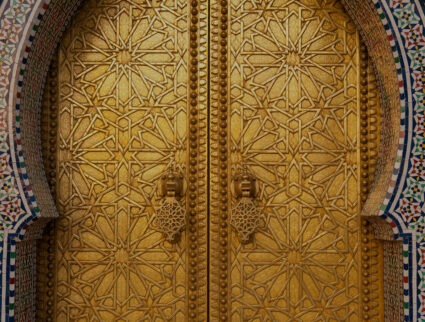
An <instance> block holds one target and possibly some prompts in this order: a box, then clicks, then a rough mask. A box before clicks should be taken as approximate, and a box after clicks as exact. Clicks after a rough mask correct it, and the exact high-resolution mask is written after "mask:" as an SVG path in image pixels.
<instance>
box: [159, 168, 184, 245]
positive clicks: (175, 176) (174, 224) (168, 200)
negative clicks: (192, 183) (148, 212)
mask: <svg viewBox="0 0 425 322" xmlns="http://www.w3.org/2000/svg"><path fill="white" fill-rule="evenodd" d="M160 188H161V189H160V190H161V191H160V193H159V194H160V196H161V197H162V199H161V204H160V206H159V207H158V208H157V212H156V225H157V226H158V228H159V230H160V231H162V233H163V234H164V236H165V239H166V240H168V241H169V242H177V241H178V239H179V236H180V233H181V231H182V230H183V229H184V227H185V225H186V209H185V208H184V206H183V205H182V203H181V199H182V197H183V196H184V177H183V174H181V173H179V172H177V171H173V170H169V171H168V172H167V173H166V174H164V175H163V176H162V177H161V183H160Z"/></svg>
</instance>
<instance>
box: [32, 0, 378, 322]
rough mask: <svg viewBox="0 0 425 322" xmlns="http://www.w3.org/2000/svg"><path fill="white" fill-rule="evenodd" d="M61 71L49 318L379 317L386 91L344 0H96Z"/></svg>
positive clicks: (61, 57) (52, 119)
mask: <svg viewBox="0 0 425 322" xmlns="http://www.w3.org/2000/svg"><path fill="white" fill-rule="evenodd" d="M48 79H49V82H48V88H47V90H46V94H45V100H44V105H45V109H44V116H45V117H43V121H42V122H43V123H42V124H43V130H44V137H45V139H46V142H48V144H46V146H45V153H46V155H47V156H46V167H47V168H48V169H49V173H50V176H51V186H52V189H54V191H55V194H56V199H57V205H58V209H59V212H60V218H59V219H58V220H57V221H56V223H55V224H52V225H50V226H49V229H48V231H47V235H46V237H45V239H44V241H43V242H41V243H40V252H39V253H40V256H39V258H40V261H39V262H40V264H39V285H40V286H39V298H40V301H39V307H38V311H37V314H38V317H39V318H40V319H43V320H45V319H47V318H50V319H51V320H54V321H60V322H62V321H189V320H190V321H192V320H193V321H195V320H197V321H206V320H211V321H219V320H220V321H229V320H231V321H361V320H375V321H380V320H382V319H383V317H382V304H381V303H382V299H381V297H382V285H381V282H380V277H379V276H380V275H382V274H381V273H382V269H381V264H380V263H381V262H382V259H381V257H380V256H381V255H380V254H381V253H380V248H379V245H378V243H377V242H376V241H374V240H373V238H372V229H371V227H369V224H368V223H367V222H365V221H362V220H361V218H360V212H361V205H362V202H364V201H365V199H366V197H367V191H368V188H369V186H370V184H371V182H372V181H373V170H374V164H375V163H376V149H377V146H378V143H379V135H378V121H379V116H378V115H379V102H378V98H377V94H376V84H375V80H374V78H373V73H372V70H371V68H370V67H369V65H368V58H367V53H366V51H365V48H364V46H362V45H361V41H360V38H359V35H358V33H357V31H356V28H355V26H354V25H353V22H352V21H351V20H350V18H349V17H348V16H347V14H346V13H345V12H344V10H343V7H342V5H341V4H340V3H339V1H311V0H299V1H289V0H275V1H247V0H232V1H215V0H211V1H207V0H193V1H191V2H187V1H184V0H158V1H157V0H152V1H150V0H133V1H130V0H127V1H118V0H102V1H88V3H87V4H85V6H84V7H83V9H81V11H80V12H79V13H78V14H77V17H76V18H75V19H74V21H73V24H72V26H70V28H69V30H68V32H67V33H66V34H65V36H64V38H63V40H62V43H61V45H60V48H59V54H58V57H57V58H56V59H55V60H54V62H53V66H52V69H51V72H50V74H49V78H48ZM49 234H50V237H49V236H48V235H49ZM49 245H50V246H49ZM52 245H54V246H52ZM46 276H51V277H52V279H46ZM43 282H44V283H43ZM46 285H47V286H46ZM46 303H47V304H46Z"/></svg>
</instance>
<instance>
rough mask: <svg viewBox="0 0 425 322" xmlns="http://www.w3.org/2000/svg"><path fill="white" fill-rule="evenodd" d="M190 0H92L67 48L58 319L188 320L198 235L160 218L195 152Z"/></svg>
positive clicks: (62, 76) (62, 61) (62, 77)
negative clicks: (190, 127) (166, 194)
mask: <svg viewBox="0 0 425 322" xmlns="http://www.w3.org/2000/svg"><path fill="white" fill-rule="evenodd" d="M187 38H188V5H187V3H186V1H183V0H175V1H166V2H163V1H152V2H151V1H143V0H139V1H106V0H105V1H91V2H90V3H89V4H88V5H87V6H86V7H85V8H84V10H82V11H81V12H80V14H79V15H78V17H77V18H76V20H75V21H74V23H73V26H72V27H71V28H70V32H68V33H67V34H66V35H65V37H64V39H63V41H62V43H61V46H60V51H59V76H58V77H59V95H60V96H59V100H60V103H59V124H60V127H59V131H58V142H57V144H58V161H57V162H58V172H57V182H58V183H57V200H58V207H59V211H60V213H61V218H60V219H59V221H58V223H57V232H56V239H57V240H56V243H57V244H56V261H57V262H56V271H57V273H56V274H57V275H56V281H55V282H56V308H55V317H56V320H57V321H83V320H84V321H121V320H122V321H123V320H126V321H136V320H137V321H156V320H170V321H183V320H185V318H186V316H187V315H186V308H187V302H186V298H187V297H186V294H187V285H186V284H187V274H186V271H187V259H186V255H187V244H186V242H180V243H176V244H171V243H169V242H167V241H166V240H164V238H163V235H162V233H161V232H159V231H158V230H157V227H155V218H156V213H155V206H158V205H159V200H160V196H158V195H157V186H158V185H159V184H160V179H161V176H162V174H163V173H164V172H165V171H166V170H167V169H168V167H169V166H170V165H171V164H177V166H179V167H180V168H181V169H182V171H185V168H186V162H187V147H186V145H187V142H186V140H187V118H188V116H187V114H188V113H187V105H188V97H187V87H188V86H187V79H188V72H187V61H188V59H189V58H188V52H187V46H188V44H187Z"/></svg>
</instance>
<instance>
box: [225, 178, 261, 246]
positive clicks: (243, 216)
mask: <svg viewBox="0 0 425 322" xmlns="http://www.w3.org/2000/svg"><path fill="white" fill-rule="evenodd" d="M256 181H257V180H256V178H255V177H254V176H253V175H252V174H250V173H249V172H248V171H247V170H243V171H242V172H239V173H238V174H236V175H235V177H234V179H233V194H234V197H235V198H236V200H237V202H236V204H235V206H234V207H233V208H232V214H231V218H230V224H231V225H232V226H233V228H234V229H235V231H236V232H237V234H238V237H239V240H240V241H241V243H244V244H246V243H248V242H250V241H252V239H253V234H254V233H255V231H256V230H257V228H258V227H259V226H260V220H261V216H262V214H261V211H260V209H259V207H257V205H256V202H255V198H256V197H257V187H256Z"/></svg>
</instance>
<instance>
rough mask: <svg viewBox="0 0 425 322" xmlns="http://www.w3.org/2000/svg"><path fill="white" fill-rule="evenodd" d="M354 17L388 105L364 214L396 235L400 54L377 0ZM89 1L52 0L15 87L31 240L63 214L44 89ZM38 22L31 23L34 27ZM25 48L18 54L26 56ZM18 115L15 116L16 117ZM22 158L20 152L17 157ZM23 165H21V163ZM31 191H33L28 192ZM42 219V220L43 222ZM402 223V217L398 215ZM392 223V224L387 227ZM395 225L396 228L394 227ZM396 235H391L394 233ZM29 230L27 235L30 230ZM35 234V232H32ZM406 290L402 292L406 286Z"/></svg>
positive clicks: (350, 5)
mask: <svg viewBox="0 0 425 322" xmlns="http://www.w3.org/2000/svg"><path fill="white" fill-rule="evenodd" d="M341 1H342V3H343V4H344V6H345V7H346V9H347V12H348V13H349V15H350V17H351V18H352V19H353V21H354V22H355V23H356V26H357V28H358V30H359V31H360V33H361V35H362V38H363V40H364V42H365V44H366V46H367V48H368V52H369V55H370V57H371V60H372V61H373V63H374V66H375V72H376V77H377V80H378V86H379V92H380V95H381V106H382V129H383V133H382V135H381V137H382V139H381V147H380V156H379V161H378V164H377V169H376V179H375V184H374V185H373V187H372V190H371V192H370V195H369V198H368V200H367V202H366V204H365V206H364V209H363V212H362V216H364V217H371V218H373V219H372V221H373V222H374V225H375V226H376V227H381V226H382V227H381V228H382V229H377V230H380V231H385V232H386V233H385V236H384V235H382V236H379V235H378V237H380V238H384V239H389V240H391V239H393V238H394V235H396V236H397V235H399V234H400V233H401V232H400V231H399V230H398V229H397V227H398V226H400V225H401V222H399V223H397V224H396V225H391V223H390V224H389V222H390V220H387V221H385V220H383V219H380V218H379V215H382V214H383V213H382V211H381V206H382V204H383V203H384V201H385V198H386V195H387V193H388V191H389V187H390V185H391V180H392V176H393V171H394V165H395V162H396V156H397V152H398V142H399V135H400V91H399V84H398V77H397V71H396V66H395V62H394V56H393V52H392V49H391V46H390V44H389V41H388V38H387V33H386V31H385V29H384V27H383V24H382V21H381V19H380V17H379V15H378V12H377V10H376V8H375V6H374V5H373V2H372V1H363V0H341ZM83 2H85V1H84V0H68V1H66V0H51V2H50V4H49V6H48V8H47V10H46V12H45V14H44V16H43V17H42V21H41V23H40V25H39V26H38V29H37V31H36V33H35V36H34V39H33V41H32V44H31V47H30V48H31V50H30V53H29V55H28V57H27V58H24V59H23V61H22V64H24V65H25V73H24V75H23V80H22V86H18V84H12V86H14V90H11V92H12V93H15V92H17V93H18V94H19V96H20V101H21V102H20V109H19V112H17V111H16V109H15V105H13V106H11V107H10V109H11V110H10V113H13V114H14V115H15V113H19V116H20V121H19V122H16V121H15V123H14V126H15V128H16V131H15V133H17V137H16V138H13V140H14V141H16V142H17V145H18V147H19V148H20V149H21V150H22V158H24V160H25V166H24V167H23V168H22V167H21V168H20V169H19V170H20V173H19V176H16V178H19V180H21V184H22V186H23V187H25V188H24V192H25V193H23V195H21V198H22V200H24V202H25V203H26V205H28V206H29V208H31V209H34V208H35V207H38V208H40V212H36V211H33V212H31V213H29V214H27V218H26V219H25V220H24V221H23V222H22V223H21V224H20V225H19V226H17V227H15V230H16V233H17V235H19V236H21V237H22V238H26V239H29V238H30V236H29V235H31V236H34V237H37V236H39V235H40V234H41V232H42V230H43V228H44V226H45V224H46V222H48V221H49V220H50V219H51V218H55V217H57V210H56V207H55V204H54V200H53V198H52V195H51V193H50V190H49V185H48V180H47V176H48V175H49V174H48V173H45V171H44V168H43V157H42V153H41V149H40V146H41V144H42V142H41V136H40V115H41V113H40V109H41V104H40V102H41V96H42V93H43V87H44V83H45V79H46V75H47V72H48V67H49V66H50V61H51V59H52V56H53V54H54V53H55V50H56V47H57V45H58V43H59V41H60V39H61V37H62V33H63V31H64V30H65V29H66V27H67V25H68V23H69V21H70V20H71V19H72V17H73V16H74V14H75V13H76V11H77V10H78V7H79V6H80V4H81V3H83ZM35 19H40V17H34V20H35ZM34 24H35V21H30V22H28V23H27V25H29V26H32V25H34ZM24 50H25V48H22V49H21V51H22V52H20V53H17V57H21V56H22V57H24V53H23V51H24ZM14 119H15V118H14ZM12 158H13V159H18V156H12ZM18 164H19V163H18ZM29 191H31V193H28V192H29ZM37 218H38V220H37ZM393 220H394V221H397V220H398V219H397V218H393ZM386 225H388V226H386ZM389 227H391V229H388V228H389ZM391 231H392V232H393V236H390V232H391ZM25 232H26V233H25ZM28 233H29V235H28ZM400 293H401V290H400Z"/></svg>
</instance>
